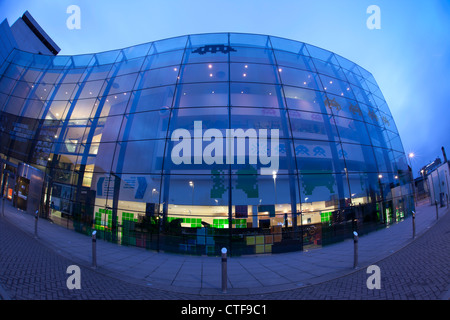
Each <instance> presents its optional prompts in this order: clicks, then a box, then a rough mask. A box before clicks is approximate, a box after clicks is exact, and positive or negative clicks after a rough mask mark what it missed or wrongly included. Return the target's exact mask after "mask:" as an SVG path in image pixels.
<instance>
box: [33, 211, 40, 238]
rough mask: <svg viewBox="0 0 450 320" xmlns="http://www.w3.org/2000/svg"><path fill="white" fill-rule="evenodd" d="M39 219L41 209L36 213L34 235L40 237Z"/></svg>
mask: <svg viewBox="0 0 450 320" xmlns="http://www.w3.org/2000/svg"><path fill="white" fill-rule="evenodd" d="M38 219H39V210H36V212H35V213H34V237H35V238H36V239H37V238H38Z"/></svg>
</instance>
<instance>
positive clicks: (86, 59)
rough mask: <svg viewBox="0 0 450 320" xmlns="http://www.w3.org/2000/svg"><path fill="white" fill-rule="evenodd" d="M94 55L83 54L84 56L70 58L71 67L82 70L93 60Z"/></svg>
mask: <svg viewBox="0 0 450 320" xmlns="http://www.w3.org/2000/svg"><path fill="white" fill-rule="evenodd" d="M93 58H94V55H93V54H84V55H78V56H72V61H73V62H72V63H73V64H72V66H73V67H74V68H82V67H87V66H88V65H89V64H90V62H91V60H93Z"/></svg>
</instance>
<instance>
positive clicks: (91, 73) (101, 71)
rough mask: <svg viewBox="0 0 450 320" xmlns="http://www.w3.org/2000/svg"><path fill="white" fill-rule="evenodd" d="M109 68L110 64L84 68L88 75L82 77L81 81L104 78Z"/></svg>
mask: <svg viewBox="0 0 450 320" xmlns="http://www.w3.org/2000/svg"><path fill="white" fill-rule="evenodd" d="M111 68H112V64H107V65H101V66H95V67H91V68H88V69H86V74H88V76H87V78H85V79H83V81H94V80H104V79H106V78H107V77H108V74H109V72H110V71H111Z"/></svg>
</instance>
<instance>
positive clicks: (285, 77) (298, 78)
mask: <svg viewBox="0 0 450 320" xmlns="http://www.w3.org/2000/svg"><path fill="white" fill-rule="evenodd" d="M282 70H283V71H282V72H280V76H281V81H282V83H283V84H285V85H291V86H296V87H304V88H309V89H315V90H317V89H319V88H318V86H317V81H319V78H318V76H317V75H316V74H315V73H312V72H309V71H304V70H299V69H292V68H286V67H285V68H283V69H282Z"/></svg>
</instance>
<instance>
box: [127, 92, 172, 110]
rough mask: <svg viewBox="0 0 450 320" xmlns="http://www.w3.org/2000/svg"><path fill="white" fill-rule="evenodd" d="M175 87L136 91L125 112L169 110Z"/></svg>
mask: <svg viewBox="0 0 450 320" xmlns="http://www.w3.org/2000/svg"><path fill="white" fill-rule="evenodd" d="M174 90H175V87H174V86H167V87H160V88H152V89H145V90H138V91H134V92H133V93H132V97H131V99H130V103H129V104H128V108H127V112H128V113H133V112H141V111H150V110H158V109H163V110H166V109H168V108H171V106H172V100H173V94H174Z"/></svg>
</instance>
